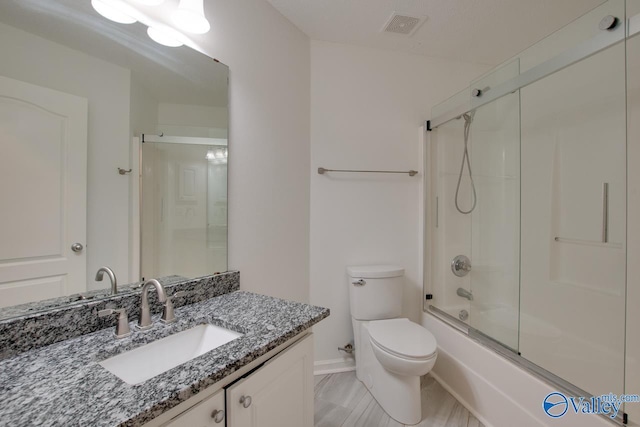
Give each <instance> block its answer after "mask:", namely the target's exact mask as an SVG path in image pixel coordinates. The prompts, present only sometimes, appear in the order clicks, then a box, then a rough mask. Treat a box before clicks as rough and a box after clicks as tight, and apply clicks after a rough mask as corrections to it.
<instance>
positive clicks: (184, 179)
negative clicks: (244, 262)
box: [141, 138, 227, 278]
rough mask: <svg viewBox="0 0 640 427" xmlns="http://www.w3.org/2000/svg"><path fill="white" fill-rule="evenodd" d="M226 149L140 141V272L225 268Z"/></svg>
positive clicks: (195, 273)
mask: <svg viewBox="0 0 640 427" xmlns="http://www.w3.org/2000/svg"><path fill="white" fill-rule="evenodd" d="M202 139H204V138H202ZM226 150H227V147H226V146H216V145H199V144H187V143H161V142H145V143H144V144H142V192H141V194H142V195H141V198H142V200H141V234H142V236H141V237H142V238H141V275H142V277H145V278H151V277H162V276H168V275H174V274H175V275H180V276H184V277H200V276H205V275H209V274H213V273H215V272H219V271H226V270H227V247H226V241H227V239H226V236H227V179H226V169H227V162H226V159H227V154H226V153H227V151H226Z"/></svg>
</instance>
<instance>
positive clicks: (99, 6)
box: [91, 0, 137, 24]
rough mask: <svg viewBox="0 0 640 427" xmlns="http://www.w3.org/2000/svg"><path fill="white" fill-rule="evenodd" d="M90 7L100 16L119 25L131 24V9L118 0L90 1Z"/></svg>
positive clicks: (133, 20) (134, 20)
mask: <svg viewBox="0 0 640 427" xmlns="http://www.w3.org/2000/svg"><path fill="white" fill-rule="evenodd" d="M91 6H93V8H94V9H95V10H96V12H98V13H99V14H100V15H102V16H104V17H105V18H107V19H109V20H111V21H114V22H117V23H119V24H133V23H134V22H136V21H137V19H136V18H134V17H133V15H134V13H132V8H131V7H130V6H129V5H127V4H126V3H124V2H122V1H120V0H91Z"/></svg>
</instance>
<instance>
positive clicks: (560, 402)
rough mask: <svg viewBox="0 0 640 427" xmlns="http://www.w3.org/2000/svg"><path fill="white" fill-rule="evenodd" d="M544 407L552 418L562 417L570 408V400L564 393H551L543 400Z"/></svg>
mask: <svg viewBox="0 0 640 427" xmlns="http://www.w3.org/2000/svg"><path fill="white" fill-rule="evenodd" d="M542 409H544V412H546V414H547V415H549V416H550V417H551V418H560V417H561V416H563V415H564V414H566V413H567V411H568V410H569V400H568V399H567V397H566V396H565V395H564V394H562V393H558V392H555V393H549V394H548V395H547V397H545V398H544V400H543V401H542Z"/></svg>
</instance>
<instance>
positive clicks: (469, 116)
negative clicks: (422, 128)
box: [455, 111, 478, 215]
mask: <svg viewBox="0 0 640 427" xmlns="http://www.w3.org/2000/svg"><path fill="white" fill-rule="evenodd" d="M475 113H476V112H475V111H470V112H468V113H465V114H463V115H462V118H464V153H463V154H462V162H461V163H460V173H459V174H458V184H457V185H456V195H455V202H456V209H457V211H458V212H460V213H461V214H463V215H468V214H470V213H471V212H473V210H474V209H475V208H476V204H477V201H478V197H477V195H476V185H475V183H474V182H473V173H472V172H471V161H470V160H469V136H470V133H471V123H472V122H473V116H474V115H475ZM465 162H466V164H467V170H468V171H469V181H470V183H471V191H472V196H471V197H472V203H471V209H469V210H462V208H460V204H459V202H458V194H459V192H460V185H461V184H462V174H463V173H464V165H465Z"/></svg>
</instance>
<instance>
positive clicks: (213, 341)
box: [100, 324, 242, 385]
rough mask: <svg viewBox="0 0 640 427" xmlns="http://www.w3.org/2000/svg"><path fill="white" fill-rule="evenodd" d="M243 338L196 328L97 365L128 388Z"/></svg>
mask: <svg viewBox="0 0 640 427" xmlns="http://www.w3.org/2000/svg"><path fill="white" fill-rule="evenodd" d="M240 336H242V334H239V333H237V332H234V331H230V330H229V329H225V328H221V327H219V326H214V325H208V324H207V325H198V326H196V327H194V328H191V329H187V330H186V331H182V332H179V333H177V334H174V335H171V336H168V337H166V338H162V339H161V340H158V341H154V342H152V343H150V344H147V345H144V346H142V347H138V348H136V349H133V350H130V351H127V352H125V353H122V354H118V355H117V356H113V357H111V358H109V359H107V360H104V361H102V362H100V365H101V366H102V367H103V368H105V369H107V370H108V371H109V372H111V373H112V374H114V375H115V376H117V377H118V378H120V379H121V380H122V381H124V382H126V383H127V384H131V385H134V384H139V383H141V382H143V381H146V380H148V379H150V378H153V377H155V376H156V375H159V374H161V373H163V372H166V371H168V370H169V369H171V368H175V367H176V366H179V365H182V364H183V363H186V362H188V361H189V360H191V359H195V358H196V357H198V356H200V355H202V354H205V353H206V352H208V351H211V350H213V349H214V348H217V347H220V346H221V345H224V344H226V343H228V342H229V341H233V340H235V339H236V338H238V337H240Z"/></svg>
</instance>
